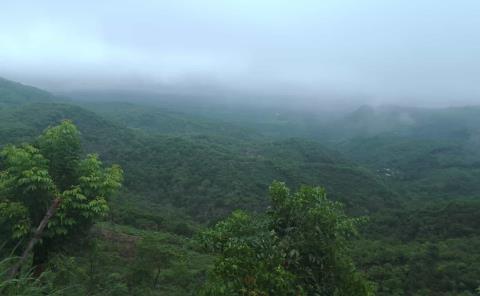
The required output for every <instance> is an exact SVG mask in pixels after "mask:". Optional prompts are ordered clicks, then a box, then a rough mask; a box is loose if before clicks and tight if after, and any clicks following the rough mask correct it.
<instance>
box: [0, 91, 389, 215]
mask: <svg viewBox="0 0 480 296" xmlns="http://www.w3.org/2000/svg"><path fill="white" fill-rule="evenodd" d="M27 89H30V88H28V87H27ZM10 91H11V92H12V93H13V94H17V95H18V96H20V94H22V93H24V92H25V91H26V90H24V89H23V88H22V86H21V85H15V88H14V89H11V90H10ZM47 97H50V96H47ZM40 100H41V99H38V100H37V101H40ZM2 101H3V97H2V96H0V102H2ZM101 108H102V109H103V111H100V112H99V114H100V113H102V112H103V113H109V115H107V117H110V118H112V117H115V118H116V119H115V120H114V121H115V122H116V123H115V122H113V121H111V120H107V119H104V118H103V117H101V116H100V115H98V114H97V113H94V112H92V111H88V110H86V109H84V108H81V107H78V106H74V105H70V104H64V103H51V102H50V101H49V100H47V101H46V102H43V103H40V102H36V103H30V101H24V104H23V105H21V104H16V105H15V106H14V107H10V108H8V109H3V110H2V114H3V115H2V116H0V124H1V126H2V129H1V130H0V133H1V134H0V135H2V136H3V137H2V138H1V140H0V144H6V143H10V142H17V143H18V142H21V141H25V140H28V139H30V138H31V137H34V136H35V135H37V134H38V133H39V132H40V131H41V130H43V129H44V128H46V127H47V126H49V125H53V124H55V123H58V122H59V121H61V120H63V119H70V120H72V121H73V122H74V123H75V124H76V125H77V126H78V127H79V129H80V131H81V133H82V140H83V142H84V145H85V147H86V148H87V151H96V152H98V153H100V154H101V156H102V158H103V159H105V160H106V161H108V162H116V163H119V164H120V165H121V166H122V167H123V168H124V170H125V186H126V190H127V191H126V193H125V194H126V195H128V196H132V197H134V196H135V195H139V196H141V197H143V198H147V199H149V200H152V201H155V202H158V203H167V204H173V205H174V206H177V207H181V208H184V209H186V210H187V211H188V212H189V213H190V214H192V215H193V216H196V217H198V218H200V219H202V220H209V219H211V218H214V217H218V216H223V215H225V214H227V213H228V212H229V211H231V210H233V209H236V208H245V209H251V210H260V209H263V208H265V207H266V206H267V204H266V198H265V194H266V192H267V187H268V185H269V184H270V183H271V182H272V180H281V181H286V182H287V183H289V184H290V185H292V186H294V187H297V186H300V185H301V184H317V185H322V186H325V187H327V189H328V190H329V194H330V195H331V196H332V197H333V198H336V199H338V200H341V201H343V202H345V203H346V204H347V206H348V208H349V209H350V210H351V211H352V212H355V213H358V214H362V213H368V212H370V211H375V210H378V209H381V208H383V207H385V206H392V205H395V204H397V203H398V202H397V200H396V194H395V193H394V192H392V191H391V190H388V189H387V188H386V187H385V185H383V184H382V181H380V180H378V178H376V176H375V175H374V174H372V173H370V172H369V171H368V170H365V169H363V168H361V167H359V166H358V165H355V164H352V163H350V162H348V161H347V160H345V159H342V158H341V157H340V156H339V155H338V154H337V153H334V152H332V151H329V150H328V149H326V148H324V147H322V146H321V145H319V144H318V143H316V142H314V141H305V140H301V139H290V140H281V141H273V142H272V141H270V140H267V141H265V140H261V141H260V140H258V139H257V138H256V137H255V136H251V135H250V134H248V133H246V134H245V137H237V136H234V137H232V135H236V134H238V133H240V134H241V133H242V132H243V130H242V129H240V128H237V127H233V126H231V125H230V124H225V123H223V122H221V121H218V122H216V123H215V124H213V123H212V122H211V121H206V123H205V121H202V120H197V119H196V118H195V117H193V116H190V117H189V118H188V120H187V121H186V122H187V123H188V124H187V127H188V129H191V130H194V131H195V132H194V133H193V132H192V133H185V131H184V130H182V129H181V128H180V130H178V125H179V122H183V121H184V120H185V117H181V116H179V115H178V113H175V112H172V113H168V112H167V111H162V112H159V111H153V112H151V113H150V114H151V116H152V117H151V118H150V119H148V117H147V119H148V120H147V122H144V123H142V122H141V120H142V118H143V115H140V116H137V117H135V116H136V115H135V114H133V116H134V118H133V120H132V122H130V121H129V119H128V118H129V116H132V115H131V114H130V113H129V112H128V111H131V110H132V109H135V107H134V106H132V105H128V104H127V105H122V104H120V105H118V104H112V105H111V108H112V109H111V110H108V108H109V107H108V104H106V105H101ZM93 109H94V108H93ZM115 110H119V112H118V113H115ZM139 110H140V112H141V113H140V114H145V112H146V111H145V110H144V109H141V108H140V109H139ZM97 112H98V110H97ZM182 116H183V115H182ZM112 120H113V119H112ZM135 120H137V121H135ZM132 123H133V124H137V125H138V126H137V129H135V130H134V129H130V128H128V127H125V125H131V124H132ZM165 127H167V128H166V129H165ZM209 128H211V129H212V130H213V133H215V134H216V135H215V136H214V135H212V131H211V130H209ZM162 129H163V134H162ZM202 129H206V131H205V132H202ZM152 131H156V132H152ZM215 131H223V132H221V133H218V132H215Z"/></svg>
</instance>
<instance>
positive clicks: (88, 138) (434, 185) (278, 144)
mask: <svg viewBox="0 0 480 296" xmlns="http://www.w3.org/2000/svg"><path fill="white" fill-rule="evenodd" d="M0 91H1V92H0V106H1V107H0V146H2V147H4V146H5V145H7V144H10V143H13V144H17V145H18V144H20V143H24V142H34V141H35V139H36V138H37V137H38V135H40V134H41V133H42V132H43V131H44V130H45V129H46V128H48V127H49V126H54V125H57V124H59V123H61V122H62V121H63V120H65V119H69V120H71V121H72V122H73V123H74V124H75V125H76V126H77V128H78V130H79V131H80V133H81V142H82V147H83V148H84V154H86V153H98V154H99V156H100V158H101V159H102V160H103V161H104V162H105V164H106V165H109V164H113V163H116V164H119V165H120V166H121V167H122V169H123V171H124V182H123V185H124V186H123V188H122V190H121V191H120V192H119V193H118V194H117V196H116V197H115V198H114V199H112V201H111V202H110V208H111V211H110V213H109V215H108V216H107V217H106V218H104V219H103V221H102V222H100V223H97V224H95V226H94V227H93V228H92V230H91V232H90V233H89V234H88V236H86V237H83V238H82V239H80V240H79V241H78V242H76V243H74V244H69V245H66V246H64V247H63V248H62V249H61V250H58V251H57V252H56V254H55V256H53V258H52V259H51V262H50V267H49V268H50V269H51V271H53V273H52V274H51V278H52V279H51V281H52V282H53V283H54V286H56V287H57V288H67V290H65V292H64V294H63V295H78V294H75V292H78V291H82V293H87V294H88V293H90V294H91V295H195V291H197V289H199V287H200V286H202V285H203V283H204V281H205V279H206V278H207V274H208V272H209V271H211V270H212V269H211V268H212V264H214V262H215V259H216V257H215V256H212V255H211V254H207V253H206V252H205V250H203V249H202V248H200V247H199V246H198V244H197V242H196V239H195V238H196V237H197V235H198V233H199V231H202V230H204V229H205V228H206V227H208V226H210V225H212V224H213V223H215V222H217V221H218V220H220V219H224V218H225V217H227V216H228V215H229V214H230V213H231V212H232V211H234V210H237V209H243V210H246V211H247V212H249V213H257V214H259V215H262V213H264V212H265V210H267V209H268V208H269V206H271V203H270V201H269V199H268V196H267V192H268V187H269V185H270V184H271V183H272V181H273V180H278V181H283V182H285V183H286V184H287V185H288V186H289V187H290V188H292V189H294V190H296V189H298V188H300V187H301V186H302V185H319V186H323V187H324V188H325V189H326V192H327V196H328V198H331V199H333V200H337V201H340V202H341V203H342V204H343V205H344V208H345V210H346V212H347V213H348V214H350V215H353V216H366V217H367V218H368V219H367V220H368V222H366V223H364V224H362V226H361V227H360V237H359V238H356V240H355V241H353V243H352V246H351V248H352V250H353V253H352V254H353V259H354V261H355V264H356V265H357V266H358V267H359V270H360V271H361V272H363V273H364V274H365V275H366V277H367V278H368V279H369V280H371V281H372V282H373V283H375V284H376V285H377V294H378V295H474V294H473V293H474V291H475V289H476V288H477V287H479V286H480V255H479V252H478V248H477V247H476V246H478V242H479V241H480V240H479V233H478V221H480V216H479V215H480V214H479V213H480V204H479V203H478V197H479V194H480V187H479V186H480V185H478V184H479V182H478V180H480V165H479V164H480V157H479V154H478V151H479V150H478V149H477V148H478V145H479V143H480V142H479V141H478V138H479V137H478V126H480V125H477V123H478V121H480V119H478V118H480V116H478V117H477V115H480V109H477V108H469V109H467V108H449V109H438V110H429V109H415V108H396V107H395V108H394V107H389V108H380V109H374V108H369V107H362V108H360V109H359V110H358V111H356V112H354V113H352V114H349V115H346V116H345V117H344V118H342V119H335V120H334V121H329V122H325V121H324V119H320V118H316V117H315V116H307V115H306V117H305V118H303V119H301V116H300V115H299V114H297V115H295V116H293V115H290V116H287V115H285V116H286V117H281V115H278V114H277V115H278V116H280V117H281V118H280V117H278V116H277V117H275V116H273V117H272V114H273V113H272V110H269V111H268V112H267V113H268V114H267V115H265V116H264V117H263V119H264V120H260V119H261V118H262V115H261V114H262V113H261V112H260V111H259V114H260V115H258V116H257V117H256V118H259V120H258V121H251V120H250V119H251V118H252V117H251V116H250V115H249V114H248V111H245V110H243V111H241V110H239V112H240V114H237V115H236V117H235V120H232V121H231V122H228V121H227V120H226V118H228V116H218V113H217V115H212V114H209V113H208V112H203V111H202V112H196V111H194V110H193V111H192V109H190V110H187V111H188V112H181V110H178V109H181V108H180V107H178V106H177V107H176V108H177V109H176V108H171V107H172V106H170V107H162V106H161V105H158V104H157V105H155V106H153V105H148V104H143V103H135V102H118V101H115V100H112V101H103V102H93V101H92V97H90V101H89V102H86V101H78V100H74V101H68V100H60V99H58V98H56V97H54V96H52V95H50V94H49V93H47V92H44V91H41V90H38V89H35V88H32V87H28V86H23V85H21V84H17V83H13V82H9V81H7V80H1V81H0ZM242 112H246V113H244V114H243V113H242ZM213 113H215V112H213ZM477 113H478V114H477ZM272 118H276V119H275V120H273V121H270V119H272ZM298 120H300V121H298ZM266 121H269V122H270V123H271V124H272V125H270V124H267V125H265V122H266ZM267 126H270V127H271V128H272V129H273V130H275V129H276V128H278V127H279V126H282V128H283V130H282V131H280V132H275V133H271V132H270V127H267ZM3 166H4V164H3V162H2V161H0V170H1V169H3ZM0 194H1V192H0ZM0 197H1V196H0ZM0 210H1V209H0ZM267 213H270V212H269V210H267ZM0 221H4V220H2V219H0ZM258 227H260V225H259V226H258ZM262 227H264V226H262ZM259 229H260V228H259ZM261 229H263V228H261ZM0 238H3V239H5V238H4V237H2V236H1V235H0ZM242 239H243V238H242ZM250 239H253V241H254V242H255V238H251V237H249V238H248V241H249V240H250ZM8 243H9V244H10V243H11V242H8ZM0 253H1V254H2V256H7V255H8V254H9V250H7V249H1V248H0ZM162 254H163V255H162ZM165 254H166V255H165ZM160 255H162V256H167V257H169V258H170V259H168V260H167V259H165V257H161V256H160ZM159 256H160V257H161V258H160V257H159ZM159 258H160V259H159ZM155 260H157V261H158V260H159V261H158V262H160V263H159V264H163V263H165V266H162V267H161V268H159V267H158V266H157V265H155V264H154V263H152V262H157V261H155ZM167 262H168V263H167ZM150 263H152V264H150ZM92 266H93V267H92ZM0 267H1V266H0ZM416 279H418V280H416ZM439 279H440V280H439ZM152 283H154V284H152ZM76 285H77V287H78V289H80V290H78V291H75V290H70V291H69V290H68V287H72V286H76Z"/></svg>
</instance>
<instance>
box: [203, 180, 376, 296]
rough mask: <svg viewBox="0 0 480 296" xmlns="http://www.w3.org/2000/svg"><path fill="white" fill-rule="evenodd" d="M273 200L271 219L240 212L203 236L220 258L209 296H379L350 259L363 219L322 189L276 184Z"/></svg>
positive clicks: (210, 280)
mask: <svg viewBox="0 0 480 296" xmlns="http://www.w3.org/2000/svg"><path fill="white" fill-rule="evenodd" d="M270 198H271V204H272V206H271V209H269V211H268V212H267V213H266V214H265V215H263V216H259V217H254V216H250V215H248V214H246V213H244V212H242V211H237V212H234V213H233V214H232V215H231V216H230V217H229V218H227V219H226V220H225V221H222V222H220V223H218V224H217V225H216V226H215V227H213V228H212V229H210V230H207V231H205V232H204V233H203V234H202V236H201V241H202V242H203V243H204V245H205V246H206V247H207V248H208V249H209V250H210V251H212V252H214V253H217V254H218V259H217V261H216V263H215V265H214V268H213V270H212V271H211V274H210V275H209V278H208V280H207V283H206V285H205V287H204V289H203V291H202V293H203V294H204V295H259V296H260V295H373V293H374V292H373V291H374V287H373V285H372V284H371V283H369V282H368V281H366V280H365V279H364V278H363V277H362V275H361V274H360V273H359V272H358V271H356V269H355V267H354V264H353V262H352V260H351V258H350V257H349V254H348V250H349V248H348V245H349V240H350V238H352V237H353V236H355V235H356V224H357V223H359V222H360V220H359V219H353V218H349V217H347V216H346V215H345V214H344V212H343V210H342V206H341V204H339V203H337V202H333V201H330V200H328V199H327V197H326V193H325V191H324V189H322V188H319V187H315V188H312V187H302V188H301V189H300V191H298V192H297V193H294V194H292V193H290V192H289V190H288V188H287V187H286V186H285V184H283V183H280V182H274V183H273V184H272V185H271V187H270Z"/></svg>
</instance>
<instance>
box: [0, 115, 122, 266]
mask: <svg viewBox="0 0 480 296" xmlns="http://www.w3.org/2000/svg"><path fill="white" fill-rule="evenodd" d="M36 146H37V147H34V146H32V145H22V146H18V147H16V146H7V147H5V148H4V149H3V151H2V153H1V156H2V158H3V167H4V170H3V171H2V172H1V173H0V210H1V211H2V213H4V214H5V216H6V217H8V220H7V221H5V222H6V223H2V228H4V229H5V230H6V232H5V233H10V238H11V239H13V240H18V239H20V238H22V237H26V236H28V234H29V233H30V229H29V228H31V227H37V226H38V224H39V223H40V220H41V219H42V218H43V216H44V215H45V213H46V211H47V208H48V207H49V204H50V203H51V202H52V201H53V199H55V198H59V199H60V200H61V205H60V207H59V209H58V211H57V213H56V215H54V216H53V218H52V219H51V220H50V221H49V224H48V227H47V230H46V236H45V238H44V240H43V242H42V243H41V245H40V246H36V248H35V250H34V264H35V265H36V264H44V263H45V261H46V259H47V257H46V256H47V255H48V252H49V251H50V250H51V249H53V248H54V247H55V248H58V247H59V244H60V243H61V242H63V241H64V240H65V238H64V236H65V235H67V234H69V235H81V233H82V231H83V232H84V231H85V230H88V228H89V227H90V226H91V225H92V224H93V222H94V221H95V220H96V219H98V218H101V217H103V216H104V215H105V214H106V212H107V210H108V206H107V199H108V198H109V197H110V196H111V195H112V194H113V193H114V191H115V190H116V189H117V188H118V187H119V186H120V184H121V183H120V182H121V179H122V171H121V169H120V168H119V167H118V166H112V167H111V168H106V169H104V168H103V167H102V163H101V162H100V161H99V160H98V158H97V157H96V156H95V155H88V156H87V158H85V159H84V160H80V138H79V133H78V131H77V129H76V127H75V126H74V125H73V124H72V123H71V122H69V121H64V122H62V123H61V124H60V125H59V126H56V127H51V128H49V129H47V130H46V131H45V132H44V134H43V135H42V136H41V137H40V138H39V139H38V141H37V143H36ZM4 235H5V234H4Z"/></svg>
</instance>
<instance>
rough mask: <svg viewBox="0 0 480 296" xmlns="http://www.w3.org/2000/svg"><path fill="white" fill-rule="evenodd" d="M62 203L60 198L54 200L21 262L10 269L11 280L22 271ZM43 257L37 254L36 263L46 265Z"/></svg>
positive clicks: (24, 252)
mask: <svg viewBox="0 0 480 296" xmlns="http://www.w3.org/2000/svg"><path fill="white" fill-rule="evenodd" d="M60 202H61V200H60V198H55V199H54V200H53V202H52V204H51V205H50V207H49V208H48V211H47V213H46V214H45V216H44V217H43V219H42V221H41V222H40V224H39V225H38V227H37V229H36V230H35V232H34V234H33V237H32V239H31V240H30V242H29V243H28V245H27V248H26V249H25V251H23V254H22V256H21V257H20V260H18V262H17V263H15V265H14V266H13V267H12V268H11V269H10V274H9V276H10V278H14V277H15V276H16V275H17V273H18V271H19V270H20V268H21V267H22V265H23V263H24V262H25V260H27V258H28V255H29V254H30V253H31V252H32V250H33V248H34V247H35V245H36V244H37V243H38V241H39V240H40V239H41V238H42V235H43V231H44V230H45V227H46V226H47V224H48V221H49V220H50V218H52V216H53V215H55V212H56V211H57V209H58V207H59V206H60ZM37 248H38V247H37ZM43 252H45V254H46V250H44V251H43ZM39 256H40V257H39ZM43 257H44V258H42V256H41V254H37V258H36V259H35V256H34V263H35V260H38V261H43V262H40V263H41V264H44V263H45V261H44V259H45V256H43ZM41 268H43V265H42V266H41V267H40V269H41ZM38 271H39V272H40V274H41V272H42V271H43V270H38ZM35 273H37V270H36V271H35ZM40 274H36V275H37V276H39V275H40Z"/></svg>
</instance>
